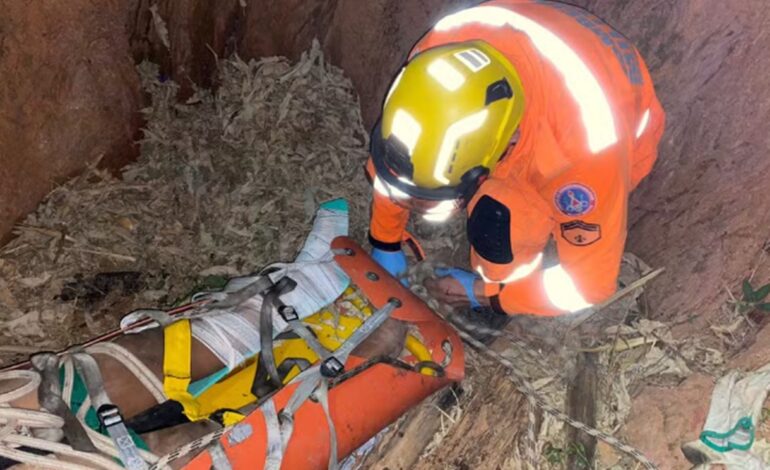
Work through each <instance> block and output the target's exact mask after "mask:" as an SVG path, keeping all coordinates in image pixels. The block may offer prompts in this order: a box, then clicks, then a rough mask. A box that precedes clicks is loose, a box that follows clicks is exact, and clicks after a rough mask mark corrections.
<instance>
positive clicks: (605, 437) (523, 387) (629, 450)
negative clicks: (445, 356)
mask: <svg viewBox="0 0 770 470" xmlns="http://www.w3.org/2000/svg"><path fill="white" fill-rule="evenodd" d="M442 317H443V316H442ZM444 319H445V320H446V318H444ZM457 323H458V324H459V326H461V328H462V325H463V323H464V322H457ZM474 329H475V330H476V331H480V330H487V328H485V327H479V328H474ZM457 333H458V334H459V335H460V338H462V339H463V341H465V342H466V343H468V344H470V345H471V346H473V347H474V348H475V349H476V350H478V351H480V352H481V353H483V354H484V355H486V356H487V357H489V358H491V359H493V360H495V361H497V362H498V363H500V364H501V365H503V366H504V367H505V368H506V369H508V378H509V379H510V380H511V382H513V384H514V386H515V387H516V389H517V390H518V391H519V392H520V393H521V394H522V395H524V396H525V397H526V398H527V400H528V401H529V403H532V404H534V406H536V407H537V408H540V409H541V410H543V411H544V412H546V413H548V414H550V415H551V416H553V417H554V418H556V419H558V420H559V421H563V422H564V423H566V424H568V425H570V426H572V427H573V428H575V429H578V430H580V431H583V432H584V433H586V434H588V435H589V436H591V437H595V438H597V439H601V440H602V441H604V442H606V443H607V444H609V445H610V446H612V447H614V448H616V449H618V450H620V451H621V452H623V453H626V454H628V455H630V456H631V457H633V458H634V459H636V460H637V461H638V462H639V463H640V464H641V465H642V466H643V467H644V468H646V469H649V470H657V468H658V467H657V466H656V465H655V464H654V463H653V462H652V461H650V460H649V459H648V458H647V457H645V456H644V454H643V453H642V452H641V451H640V450H638V449H636V448H635V447H632V446H630V445H628V444H626V443H624V442H623V441H621V440H620V439H618V438H616V437H613V436H610V435H609V434H606V433H604V432H602V431H600V430H598V429H596V428H593V427H591V426H588V425H587V424H585V423H582V422H580V421H577V420H575V419H572V417H571V416H569V415H568V414H566V413H564V412H563V411H561V410H559V409H557V408H554V407H553V406H551V405H549V404H548V403H547V402H546V401H545V399H544V398H543V397H542V396H541V395H540V394H539V393H538V392H537V391H536V390H535V389H534V387H532V385H531V384H530V383H529V382H527V380H526V379H525V378H524V377H523V376H522V375H521V373H519V371H518V370H517V369H516V366H515V365H513V363H512V362H511V361H509V360H508V359H506V358H505V357H503V356H502V355H501V354H499V353H497V352H495V351H493V350H491V349H489V348H488V347H487V346H485V345H484V344H483V343H481V342H480V341H478V340H477V339H476V338H474V337H472V336H471V335H470V334H468V333H467V332H466V331H464V330H463V329H458V330H457ZM501 334H502V333H500V332H499V331H498V332H497V333H495V334H494V335H495V336H500V335H501ZM529 421H530V422H529V426H530V428H531V429H528V432H527V436H528V440H534V417H533V414H532V413H530V416H529ZM529 444H530V445H534V444H533V443H532V442H530V443H529ZM527 455H528V460H531V459H532V458H534V456H535V452H534V451H533V450H532V448H531V447H530V449H528V450H527ZM530 463H532V462H531V461H530ZM535 466H536V462H535Z"/></svg>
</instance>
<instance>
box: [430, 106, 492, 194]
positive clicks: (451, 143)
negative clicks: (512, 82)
mask: <svg viewBox="0 0 770 470" xmlns="http://www.w3.org/2000/svg"><path fill="white" fill-rule="evenodd" d="M487 114H488V111H487V110H486V109H482V110H481V111H479V112H478V113H475V114H471V115H470V116H467V117H464V118H462V119H460V120H459V121H457V122H455V123H454V124H452V125H451V126H449V128H448V129H447V130H446V134H444V141H443V142H442V143H441V150H439V154H438V160H436V167H435V169H434V172H433V177H434V178H435V179H436V181H439V182H441V183H442V184H449V178H447V177H446V173H447V170H448V169H449V166H450V163H451V160H450V157H451V156H452V151H453V150H454V149H455V145H457V141H458V140H460V137H462V136H464V135H466V134H470V133H471V132H473V131H475V130H477V129H478V128H480V127H481V126H482V125H483V124H484V121H486V119H487Z"/></svg>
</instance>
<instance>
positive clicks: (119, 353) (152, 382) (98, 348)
mask: <svg viewBox="0 0 770 470" xmlns="http://www.w3.org/2000/svg"><path fill="white" fill-rule="evenodd" d="M86 351H87V352H88V353H90V354H103V355H105V356H110V357H111V358H113V359H115V360H117V361H118V362H120V363H121V364H123V366H124V367H125V368H126V369H128V370H129V371H130V372H131V373H132V374H134V377H136V378H137V379H138V380H139V381H140V382H141V383H142V385H143V386H144V388H146V389H147V391H149V392H150V393H151V394H152V397H153V398H154V399H155V401H157V402H158V403H163V402H164V401H166V393H165V392H164V391H163V383H161V381H160V380H158V378H157V377H156V376H155V374H153V373H152V371H151V370H150V369H149V368H148V367H147V366H146V365H144V363H143V362H142V361H140V360H139V359H138V358H137V357H136V356H135V355H134V354H133V353H132V352H131V351H129V350H128V349H126V348H124V347H123V346H121V345H119V344H117V343H112V342H110V343H97V344H94V345H93V346H90V347H88V348H87V349H86Z"/></svg>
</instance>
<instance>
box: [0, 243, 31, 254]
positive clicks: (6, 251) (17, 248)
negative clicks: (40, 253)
mask: <svg viewBox="0 0 770 470" xmlns="http://www.w3.org/2000/svg"><path fill="white" fill-rule="evenodd" d="M28 247H29V243H22V244H21V245H19V246H16V247H13V248H8V249H7V250H5V251H3V252H2V253H0V256H8V255H10V254H12V253H16V252H17V251H21V250H23V249H25V248H28Z"/></svg>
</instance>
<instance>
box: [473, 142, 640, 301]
mask: <svg viewBox="0 0 770 470" xmlns="http://www.w3.org/2000/svg"><path fill="white" fill-rule="evenodd" d="M627 185H628V179H627V176H626V175H625V170H624V169H623V168H622V167H621V166H620V165H618V164H617V157H616V156H614V155H601V156H597V158H596V159H594V160H590V161H589V162H588V164H584V165H583V166H582V167H579V168H575V169H574V171H569V172H568V174H567V175H565V177H563V178H561V180H560V181H558V182H556V183H555V185H554V192H553V197H552V198H551V200H552V202H551V204H552V205H553V209H554V219H555V221H556V224H555V229H554V231H553V237H554V240H555V241H556V247H557V250H558V254H559V256H558V257H559V263H558V264H557V265H555V266H550V267H546V268H544V269H543V268H541V269H539V270H537V271H535V272H534V273H532V274H531V275H530V276H528V277H526V278H524V279H522V280H519V281H516V282H513V283H510V284H506V285H502V286H501V285H493V284H487V285H485V286H484V287H485V289H484V291H485V294H486V296H487V297H489V301H490V303H491V305H492V306H493V307H495V308H497V309H499V310H501V311H503V312H505V313H508V314H515V313H533V314H537V315H548V316H553V315H560V314H564V313H570V312H575V311H578V310H582V309H583V308H586V307H588V306H590V305H595V304H597V303H600V302H602V301H604V300H606V299H607V298H609V297H610V296H611V295H612V294H613V293H614V292H615V290H616V287H617V277H618V273H619V270H620V262H621V258H622V256H623V248H624V245H625V241H626V214H627V201H628V194H627V189H626V188H627ZM478 282H481V281H478Z"/></svg>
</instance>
